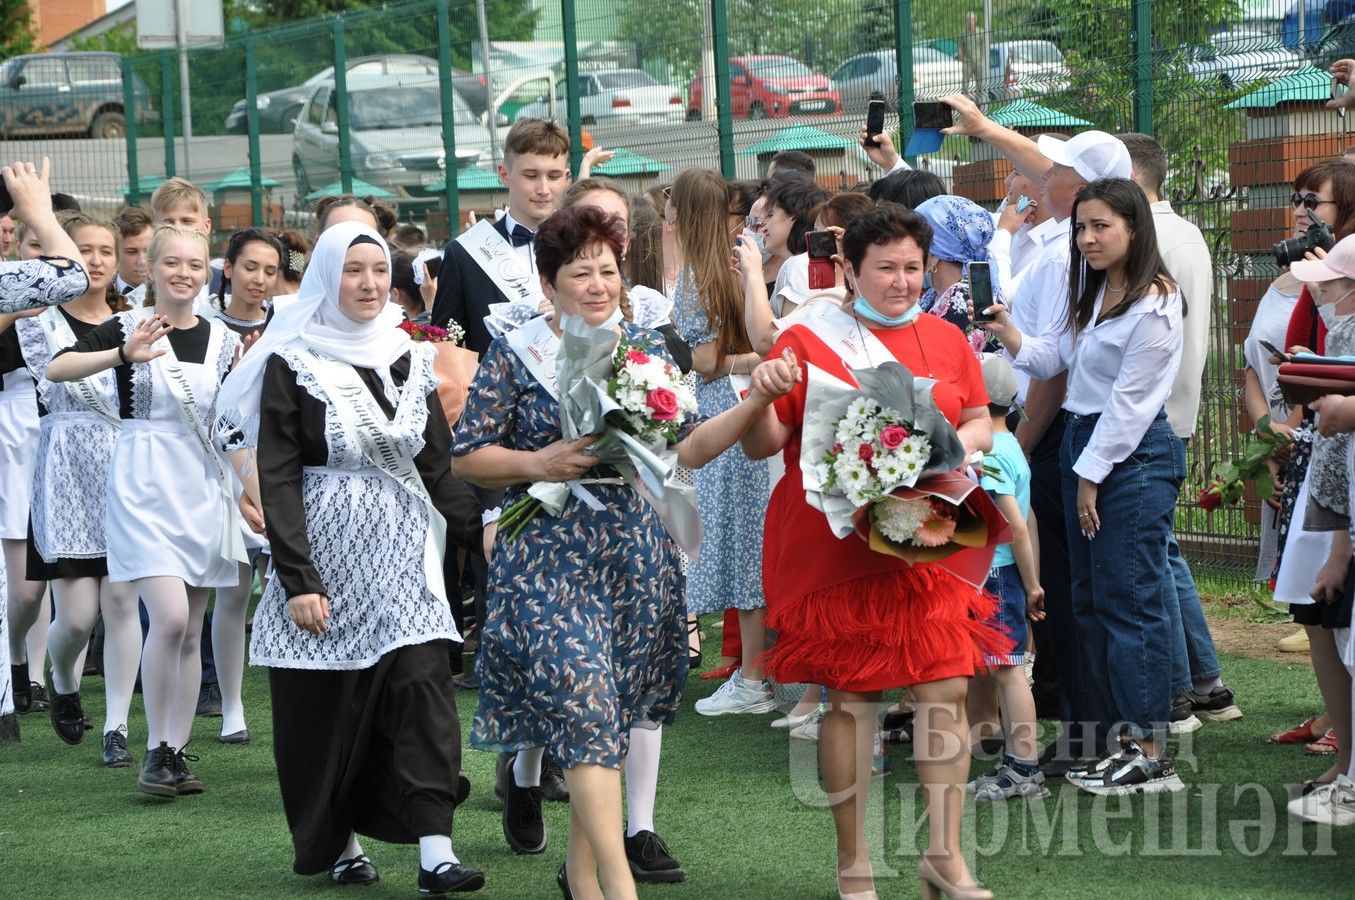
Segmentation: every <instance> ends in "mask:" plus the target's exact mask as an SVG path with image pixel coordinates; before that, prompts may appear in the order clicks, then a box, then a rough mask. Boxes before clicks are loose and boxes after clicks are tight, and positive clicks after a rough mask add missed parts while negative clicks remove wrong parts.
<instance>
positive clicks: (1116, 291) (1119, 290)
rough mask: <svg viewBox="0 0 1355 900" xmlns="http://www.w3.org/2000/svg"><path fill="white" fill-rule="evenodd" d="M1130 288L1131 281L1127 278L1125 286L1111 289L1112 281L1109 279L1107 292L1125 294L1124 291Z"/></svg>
mask: <svg viewBox="0 0 1355 900" xmlns="http://www.w3.org/2000/svg"><path fill="white" fill-rule="evenodd" d="M1128 287H1129V279H1127V278H1126V279H1125V282H1124V284H1122V285H1120V286H1119V287H1111V284H1110V279H1109V278H1107V279H1106V290H1108V291H1113V292H1114V293H1116V294H1119V293H1123V292H1124V290H1125V289H1126V288H1128Z"/></svg>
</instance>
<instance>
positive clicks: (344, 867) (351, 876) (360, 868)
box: [329, 854, 381, 884]
mask: <svg viewBox="0 0 1355 900" xmlns="http://www.w3.org/2000/svg"><path fill="white" fill-rule="evenodd" d="M329 877H330V878H331V879H332V880H333V881H334V883H335V884H376V883H377V882H378V881H380V880H381V873H380V872H378V871H377V870H376V866H374V865H372V861H371V860H370V859H368V858H367V856H366V855H365V854H364V855H362V856H355V857H353V858H352V859H341V860H339V861H338V862H336V863H335V864H334V865H333V866H332V867H331V868H330V870H329Z"/></svg>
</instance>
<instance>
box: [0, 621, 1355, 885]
mask: <svg viewBox="0 0 1355 900" xmlns="http://www.w3.org/2000/svg"><path fill="white" fill-rule="evenodd" d="M713 636H714V635H713ZM716 643H717V641H713V640H708V641H707V645H708V652H707V661H708V662H709V661H710V660H711V659H712V658H713V656H714V654H715V652H717V648H716V647H715V646H714V645H715V644H716ZM1224 674H1225V677H1226V679H1227V681H1228V683H1229V684H1230V685H1231V686H1232V688H1233V689H1234V691H1235V692H1236V693H1237V697H1238V702H1239V704H1240V705H1241V706H1242V707H1243V709H1244V710H1245V712H1246V717H1245V718H1244V719H1242V720H1240V721H1237V722H1231V723H1224V724H1206V725H1205V728H1204V729H1203V730H1202V731H1200V732H1197V733H1196V734H1195V735H1193V736H1192V738H1193V740H1191V741H1190V742H1189V743H1188V744H1185V745H1183V746H1182V748H1180V751H1179V754H1178V758H1179V760H1180V762H1181V763H1182V768H1183V769H1184V770H1185V771H1184V772H1183V777H1184V778H1185V779H1186V780H1187V782H1189V788H1188V790H1187V791H1186V792H1183V793H1181V794H1178V795H1162V796H1161V797H1159V798H1157V799H1145V798H1143V797H1136V798H1131V799H1125V800H1114V799H1112V800H1110V801H1109V802H1107V801H1106V800H1104V799H1099V798H1098V799H1094V798H1092V797H1090V796H1088V795H1084V794H1080V793H1077V792H1076V791H1074V789H1073V788H1071V787H1070V786H1067V785H1066V784H1061V785H1055V786H1054V789H1053V795H1052V796H1051V797H1049V798H1048V799H1045V800H1042V801H1033V802H1029V803H1015V804H1003V805H1000V806H982V807H979V808H978V811H977V813H976V814H970V815H968V816H967V819H966V823H967V825H966V828H967V834H968V838H969V840H970V845H971V851H970V852H971V854H972V855H971V864H972V865H973V866H974V868H975V869H976V871H977V873H978V875H979V877H980V878H981V879H983V880H984V881H986V882H987V883H988V885H989V886H990V887H992V888H993V889H994V890H995V891H996V893H997V895H998V896H999V897H1022V898H1025V897H1076V898H1083V897H1116V898H1138V897H1144V898H1147V897H1178V896H1190V897H1222V896H1228V897H1230V898H1241V897H1258V898H1259V897H1267V898H1271V897H1283V896H1294V897H1299V896H1302V897H1314V896H1333V897H1334V896H1349V894H1348V893H1346V892H1347V891H1348V890H1349V877H1350V874H1351V872H1352V871H1355V869H1353V868H1352V866H1355V863H1352V857H1355V828H1347V829H1336V830H1320V829H1318V828H1316V827H1315V826H1311V825H1306V826H1299V825H1291V824H1290V823H1289V822H1288V821H1287V818H1286V816H1285V812H1284V805H1283V800H1284V798H1285V796H1286V788H1285V785H1292V784H1295V783H1298V782H1300V781H1302V780H1303V779H1305V778H1311V777H1313V776H1315V775H1317V774H1318V773H1319V772H1321V771H1322V770H1323V769H1324V768H1325V767H1326V765H1327V762H1325V761H1322V760H1317V759H1314V758H1312V757H1305V756H1304V755H1303V751H1302V748H1301V747H1298V748H1295V747H1278V746H1272V745H1269V744H1267V743H1266V742H1265V736H1266V735H1267V734H1269V733H1271V732H1273V731H1280V730H1283V729H1284V728H1287V727H1289V726H1292V725H1294V724H1296V723H1297V722H1299V721H1301V720H1302V719H1303V718H1304V717H1305V716H1307V715H1308V714H1310V713H1311V712H1313V711H1314V710H1315V709H1316V708H1317V702H1318V701H1317V691H1316V687H1315V685H1314V683H1313V680H1312V673H1311V670H1309V669H1306V668H1303V667H1299V666H1281V665H1277V664H1274V663H1267V662H1259V661H1253V660H1247V659H1240V658H1232V657H1229V658H1225V660H1224ZM715 686H716V683H715V682H711V681H698V680H697V679H696V678H695V677H693V678H692V680H691V681H690V683H689V685H688V695H687V697H686V699H685V700H684V705H683V711H682V713H681V715H680V718H679V721H678V723H677V724H676V725H675V726H673V727H672V728H669V729H668V730H667V731H666V733H665V741H664V748H663V749H664V753H663V771H662V774H661V777H660V782H659V800H658V816H657V821H658V829H659V833H660V834H662V835H663V836H664V837H665V838H666V839H667V841H668V843H669V846H670V848H671V849H672V851H673V853H674V855H675V856H677V857H678V858H679V859H680V860H681V861H682V863H683V864H684V866H685V867H686V870H687V872H688V878H687V881H686V883H684V884H681V885H652V886H650V885H642V886H641V887H640V894H641V896H642V897H650V898H671V900H682V898H703V900H704V898H712V900H714V898H736V900H741V898H778V900H798V898H825V900H827V898H833V897H836V896H837V895H836V892H835V885H834V880H833V859H834V849H833V847H834V844H833V832H832V827H831V823H830V820H829V815H828V812H827V811H826V810H825V809H823V808H821V806H820V805H819V802H820V801H821V798H820V797H816V796H814V793H815V792H814V787H813V785H814V777H813V756H812V753H813V750H812V745H810V744H804V743H802V742H788V741H787V738H786V736H785V733H784V732H779V731H773V730H772V729H770V728H768V727H767V723H768V722H770V720H771V718H772V716H770V715H766V716H757V717H748V716H726V717H722V718H717V719H707V718H704V717H702V716H699V715H696V714H695V713H694V712H693V711H692V710H691V703H692V701H693V700H695V699H696V698H698V697H701V696H705V695H706V694H708V693H710V692H711V691H712V690H713V689H714V687H715ZM101 687H102V682H101V681H100V680H99V679H97V678H89V679H86V682H85V697H86V700H87V705H86V709H87V710H88V711H89V712H90V713H91V714H92V715H93V717H94V720H95V723H96V729H97V727H98V725H99V720H100V714H101V712H102V709H101V707H102V690H101ZM459 701H460V709H461V716H462V721H463V723H468V722H469V721H470V716H471V713H472V709H473V703H474V698H473V695H472V694H469V693H467V692H464V691H463V692H459ZM246 708H247V711H248V718H249V728H250V733H251V734H252V735H253V738H254V742H253V744H251V745H250V746H245V747H228V746H224V745H222V744H219V743H217V741H216V736H217V733H218V728H219V722H220V720H216V719H211V720H208V719H199V720H198V721H197V724H196V727H195V729H194V740H193V743H192V746H191V747H190V748H189V751H190V752H194V753H197V754H199V755H200V756H201V757H202V759H201V761H200V762H198V763H196V764H195V765H194V766H193V769H194V771H195V772H196V773H198V774H199V775H200V776H201V777H202V779H203V781H204V782H205V783H206V786H207V792H206V793H205V794H202V795H200V796H195V797H183V798H179V799H177V800H173V801H169V802H164V801H156V800H153V799H150V798H147V797H144V796H143V795H141V794H139V793H137V791H136V789H135V779H136V770H135V769H134V768H128V769H118V770H104V769H103V768H101V767H100V765H99V749H100V748H99V741H98V732H97V731H94V732H90V734H89V735H88V737H87V738H86V741H85V743H83V744H81V745H80V746H79V747H67V746H65V745H64V744H61V743H60V742H59V741H58V739H57V738H56V736H55V735H54V734H53V732H52V730H51V728H50V727H49V726H48V723H47V720H46V717H45V716H42V715H28V716H24V717H23V718H22V724H23V740H22V741H21V742H20V743H19V744H17V745H10V746H6V747H2V748H0V897H7V898H39V897H43V898H45V897H100V898H106V897H113V898H115V897H282V896H309V895H321V894H333V892H335V891H336V890H342V892H343V894H344V895H345V896H354V895H355V896H357V897H360V898H364V900H375V898H379V897H401V896H405V897H407V896H412V895H413V893H414V883H415V876H416V874H417V870H416V868H415V867H416V865H417V861H418V855H417V851H416V850H415V848H414V847H407V846H391V845H383V844H380V843H378V842H376V841H368V842H366V845H365V846H366V849H367V851H368V853H369V854H370V855H371V856H372V857H373V859H374V860H375V862H376V864H377V865H378V867H379V868H380V870H381V882H380V883H379V884H377V885H374V886H371V887H368V888H347V889H338V888H335V887H333V886H332V885H330V884H329V881H328V879H327V878H324V877H316V878H301V877H298V876H296V875H293V874H292V872H291V852H290V843H289V838H288V834H287V828H286V824H285V822H284V820H283V816H282V809H281V804H280V801H279V796H278V789H277V783H276V781H275V779H274V773H273V761H272V753H271V745H270V732H271V723H270V718H269V712H268V699H267V686H266V681H265V678H264V677H263V673H262V671H261V670H259V669H250V670H249V671H248V672H247V680H246ZM132 732H133V735H134V737H135V739H134V740H133V742H132V743H133V750H134V752H135V753H136V755H137V756H138V758H139V757H140V755H141V751H140V744H141V743H142V742H144V736H145V723H144V718H143V716H142V714H141V709H140V699H139V698H138V699H137V700H136V702H135V703H134V722H133V725H132ZM788 744H795V745H797V746H794V747H791V748H788ZM792 751H794V752H792ZM892 758H893V774H892V775H890V776H889V777H888V778H886V779H883V780H877V782H876V784H878V785H879V786H880V787H881V790H882V802H881V803H880V805H879V806H878V807H877V809H878V810H879V811H880V812H881V815H877V816H876V817H875V819H874V820H873V827H875V828H876V831H877V833H878V834H880V835H882V838H883V839H882V840H881V841H880V842H879V843H878V845H877V848H876V852H877V856H878V862H877V875H878V878H877V886H878V889H879V893H880V896H881V897H882V898H897V897H915V896H917V894H918V887H917V881H916V878H915V877H912V875H911V873H912V872H913V867H914V865H915V860H916V850H915V848H916V847H917V846H920V844H919V843H918V842H920V841H925V831H923V830H922V829H921V828H920V826H919V827H916V828H915V827H913V826H912V823H913V822H914V821H916V820H917V819H918V817H919V816H920V814H921V813H920V811H921V803H920V799H917V797H916V791H915V790H914V784H913V781H914V776H913V767H912V764H911V762H910V761H909V759H908V755H907V753H906V752H905V751H903V750H900V749H895V750H894V751H893V752H892ZM317 762H318V761H317ZM493 762H494V760H493V757H492V756H491V755H490V754H487V753H480V752H474V751H468V752H467V753H466V755H465V760H464V765H465V770H466V772H467V774H468V775H469V777H470V779H471V781H472V783H473V784H474V789H473V792H472V795H471V798H470V800H469V801H468V802H467V804H466V805H465V806H464V807H462V808H461V809H460V810H459V811H458V813H457V816H456V833H455V844H456V848H457V851H458V853H459V854H460V855H461V858H462V860H463V861H465V862H466V863H469V864H472V865H475V866H478V867H480V868H482V869H484V871H485V873H486V878H487V879H488V883H487V885H486V887H485V889H484V890H483V891H481V892H480V896H482V897H494V898H514V900H516V898H524V900H525V898H553V897H558V896H559V893H558V890H557V889H556V887H555V880H554V879H555V872H556V870H557V869H558V868H559V866H560V863H561V861H562V860H563V858H564V847H565V835H566V829H567V810H566V808H565V806H563V805H560V804H552V803H547V804H546V821H547V824H548V827H549V829H550V848H549V850H548V851H547V852H546V853H545V854H544V855H541V856H522V857H520V856H514V855H513V854H512V853H511V852H509V851H508V849H507V848H506V846H505V844H504V840H503V837H502V834H501V832H500V817H499V806H498V803H497V802H496V801H495V799H494V796H493V792H492V778H493ZM989 765H990V764H989V763H984V762H976V763H975V764H974V771H975V772H976V773H977V772H979V771H982V770H984V769H986V768H987V767H988V766H989ZM1250 785H1257V786H1259V787H1251V786H1250ZM1258 791H1259V792H1260V793H1259V794H1258ZM797 795H798V796H799V799H797ZM1261 797H1264V802H1262V800H1261ZM1258 844H1260V845H1261V846H1262V852H1260V853H1259V855H1256V850H1257V847H1258ZM1315 851H1316V852H1315ZM890 871H893V872H896V873H898V874H897V875H894V876H891V875H889V874H888V872H890Z"/></svg>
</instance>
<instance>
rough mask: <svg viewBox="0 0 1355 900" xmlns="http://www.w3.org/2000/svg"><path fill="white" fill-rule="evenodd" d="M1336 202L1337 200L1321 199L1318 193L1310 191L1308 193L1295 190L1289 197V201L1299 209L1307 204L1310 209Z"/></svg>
mask: <svg viewBox="0 0 1355 900" xmlns="http://www.w3.org/2000/svg"><path fill="white" fill-rule="evenodd" d="M1335 202H1336V201H1335V200H1319V199H1317V194H1314V193H1312V192H1309V193H1307V194H1300V193H1299V192H1298V191H1295V192H1294V193H1293V194H1292V195H1291V196H1290V197H1289V203H1290V205H1292V206H1293V207H1294V208H1295V209H1297V208H1298V207H1300V206H1305V207H1307V208H1308V209H1317V208H1318V207H1319V206H1321V205H1322V204H1324V203H1335Z"/></svg>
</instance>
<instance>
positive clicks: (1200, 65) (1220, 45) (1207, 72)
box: [1186, 30, 1308, 88]
mask: <svg viewBox="0 0 1355 900" xmlns="http://www.w3.org/2000/svg"><path fill="white" fill-rule="evenodd" d="M1186 53H1187V54H1188V56H1189V62H1188V63H1187V64H1186V67H1187V69H1189V71H1190V74H1191V75H1193V76H1195V77H1196V78H1198V79H1199V80H1201V81H1215V80H1217V81H1218V82H1219V83H1220V84H1222V85H1223V86H1224V87H1228V88H1232V87H1240V86H1242V85H1244V84H1251V83H1252V82H1254V81H1263V80H1269V79H1275V78H1280V77H1283V76H1285V75H1288V74H1289V73H1291V72H1297V71H1298V70H1299V69H1302V68H1303V67H1304V66H1306V65H1307V64H1308V61H1307V60H1306V59H1305V58H1304V57H1303V56H1302V55H1300V54H1298V53H1295V52H1294V51H1293V50H1290V49H1289V48H1287V47H1285V45H1284V43H1283V41H1282V40H1281V39H1280V37H1279V35H1274V34H1266V33H1265V32H1262V31H1242V30H1238V31H1223V32H1220V33H1218V34H1212V35H1210V36H1209V43H1208V44H1206V45H1204V46H1203V47H1191V48H1186Z"/></svg>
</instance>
